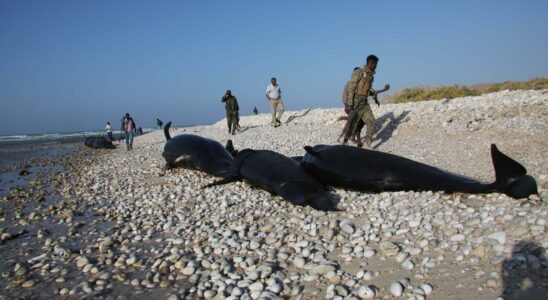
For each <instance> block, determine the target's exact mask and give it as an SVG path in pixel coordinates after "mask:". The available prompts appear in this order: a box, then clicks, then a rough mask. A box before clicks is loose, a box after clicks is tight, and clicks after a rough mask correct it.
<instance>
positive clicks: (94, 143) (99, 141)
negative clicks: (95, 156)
mask: <svg viewBox="0 0 548 300" xmlns="http://www.w3.org/2000/svg"><path fill="white" fill-rule="evenodd" d="M84 144H85V145H86V146H88V147H90V148H93V149H116V146H114V145H113V144H112V141H109V140H107V139H106V138H105V137H102V136H90V137H87V138H86V140H85V141H84Z"/></svg>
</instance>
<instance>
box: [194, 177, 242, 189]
mask: <svg viewBox="0 0 548 300" xmlns="http://www.w3.org/2000/svg"><path fill="white" fill-rule="evenodd" d="M238 180H240V176H238V175H231V176H228V177H226V178H223V179H221V180H217V181H214V182H212V183H209V184H206V185H204V186H203V187H202V189H205V188H208V187H212V186H216V185H221V184H227V183H231V182H233V181H238Z"/></svg>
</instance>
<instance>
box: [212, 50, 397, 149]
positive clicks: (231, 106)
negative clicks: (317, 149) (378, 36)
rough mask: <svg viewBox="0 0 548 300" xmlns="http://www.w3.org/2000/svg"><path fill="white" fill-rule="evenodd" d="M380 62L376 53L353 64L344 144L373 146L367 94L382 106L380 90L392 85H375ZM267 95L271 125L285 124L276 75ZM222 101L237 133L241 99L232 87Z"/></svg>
mask: <svg viewBox="0 0 548 300" xmlns="http://www.w3.org/2000/svg"><path fill="white" fill-rule="evenodd" d="M378 62H379V58H378V57H377V56H375V55H369V56H368V57H367V59H366V63H365V65H364V66H363V67H362V68H360V67H356V68H354V70H353V71H352V76H351V78H350V80H349V81H348V82H347V83H346V85H345V86H344V89H343V105H344V111H345V113H346V114H347V117H345V119H346V124H345V126H344V128H343V131H342V132H341V134H340V136H339V140H340V138H341V137H343V144H345V145H346V144H348V140H351V141H353V142H354V143H356V144H357V146H358V147H360V148H361V147H364V146H365V147H367V148H371V144H372V142H373V133H374V129H375V116H374V115H373V111H372V110H371V106H370V105H369V102H368V101H367V99H368V97H372V98H373V100H374V101H375V103H376V104H377V106H380V103H379V100H378V98H377V97H378V94H380V93H382V92H385V91H387V90H388V89H389V88H390V85H388V84H385V85H384V88H383V89H381V90H374V89H373V81H374V78H375V72H376V69H377V64H378ZM265 95H266V98H267V100H268V102H269V103H270V112H271V125H272V126H274V127H278V126H280V125H281V124H282V122H281V121H280V120H281V117H282V114H283V113H284V103H283V101H282V97H281V95H282V90H281V88H280V86H279V85H278V83H277V80H276V78H275V77H272V78H271V79H270V84H269V85H268V86H267V87H266V92H265ZM221 102H223V103H225V110H226V120H227V125H228V133H229V134H233V135H234V134H235V132H236V130H239V129H240V125H239V121H240V117H239V109H240V108H239V106H238V100H237V99H236V97H235V96H234V95H232V91H231V90H227V91H226V93H225V95H224V96H223V97H222V98H221ZM253 112H254V113H255V114H257V113H258V112H257V108H256V107H255V108H254V110H253ZM364 126H366V127H367V131H366V134H365V139H364V141H363V142H362V140H361V136H360V135H361V130H362V129H363V127H364Z"/></svg>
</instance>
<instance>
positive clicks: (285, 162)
mask: <svg viewBox="0 0 548 300" xmlns="http://www.w3.org/2000/svg"><path fill="white" fill-rule="evenodd" d="M240 179H245V180H246V181H248V182H249V183H251V184H252V185H256V186H258V187H260V188H262V189H264V190H266V191H268V192H270V193H273V194H277V195H280V196H281V197H282V198H284V199H286V200H288V201H289V202H291V203H293V204H296V205H310V206H312V207H313V208H315V209H318V210H323V211H329V210H337V209H336V208H335V206H336V205H335V203H334V202H333V201H332V200H331V197H330V196H329V193H328V192H327V191H326V189H325V187H324V186H323V184H322V183H321V182H319V181H318V180H317V179H315V178H314V177H312V176H310V174H308V173H307V172H306V171H305V170H303V169H302V168H301V167H300V166H299V163H298V162H296V161H295V160H293V159H291V158H289V157H286V156H284V155H282V154H279V153H276V152H273V151H269V150H257V151H256V150H251V149H244V150H242V151H240V152H238V154H236V156H235V157H234V162H233V163H232V166H231V167H230V171H229V172H228V174H227V175H226V176H225V178H224V179H222V180H220V181H217V182H214V183H211V184H209V185H207V186H205V187H209V186H213V185H218V184H225V183H229V182H232V181H235V180H240Z"/></svg>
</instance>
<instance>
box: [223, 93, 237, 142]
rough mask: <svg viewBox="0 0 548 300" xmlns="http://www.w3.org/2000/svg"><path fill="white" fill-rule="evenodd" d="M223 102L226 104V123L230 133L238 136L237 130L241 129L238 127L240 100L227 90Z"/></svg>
mask: <svg viewBox="0 0 548 300" xmlns="http://www.w3.org/2000/svg"><path fill="white" fill-rule="evenodd" d="M221 102H224V103H225V110H226V122H227V125H228V133H230V134H232V135H234V134H236V133H235V132H236V129H239V126H238V119H239V116H238V112H239V110H240V108H239V107H238V100H237V99H236V97H234V96H233V95H232V91H231V90H227V91H226V93H225V95H224V96H223V97H222V98H221Z"/></svg>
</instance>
